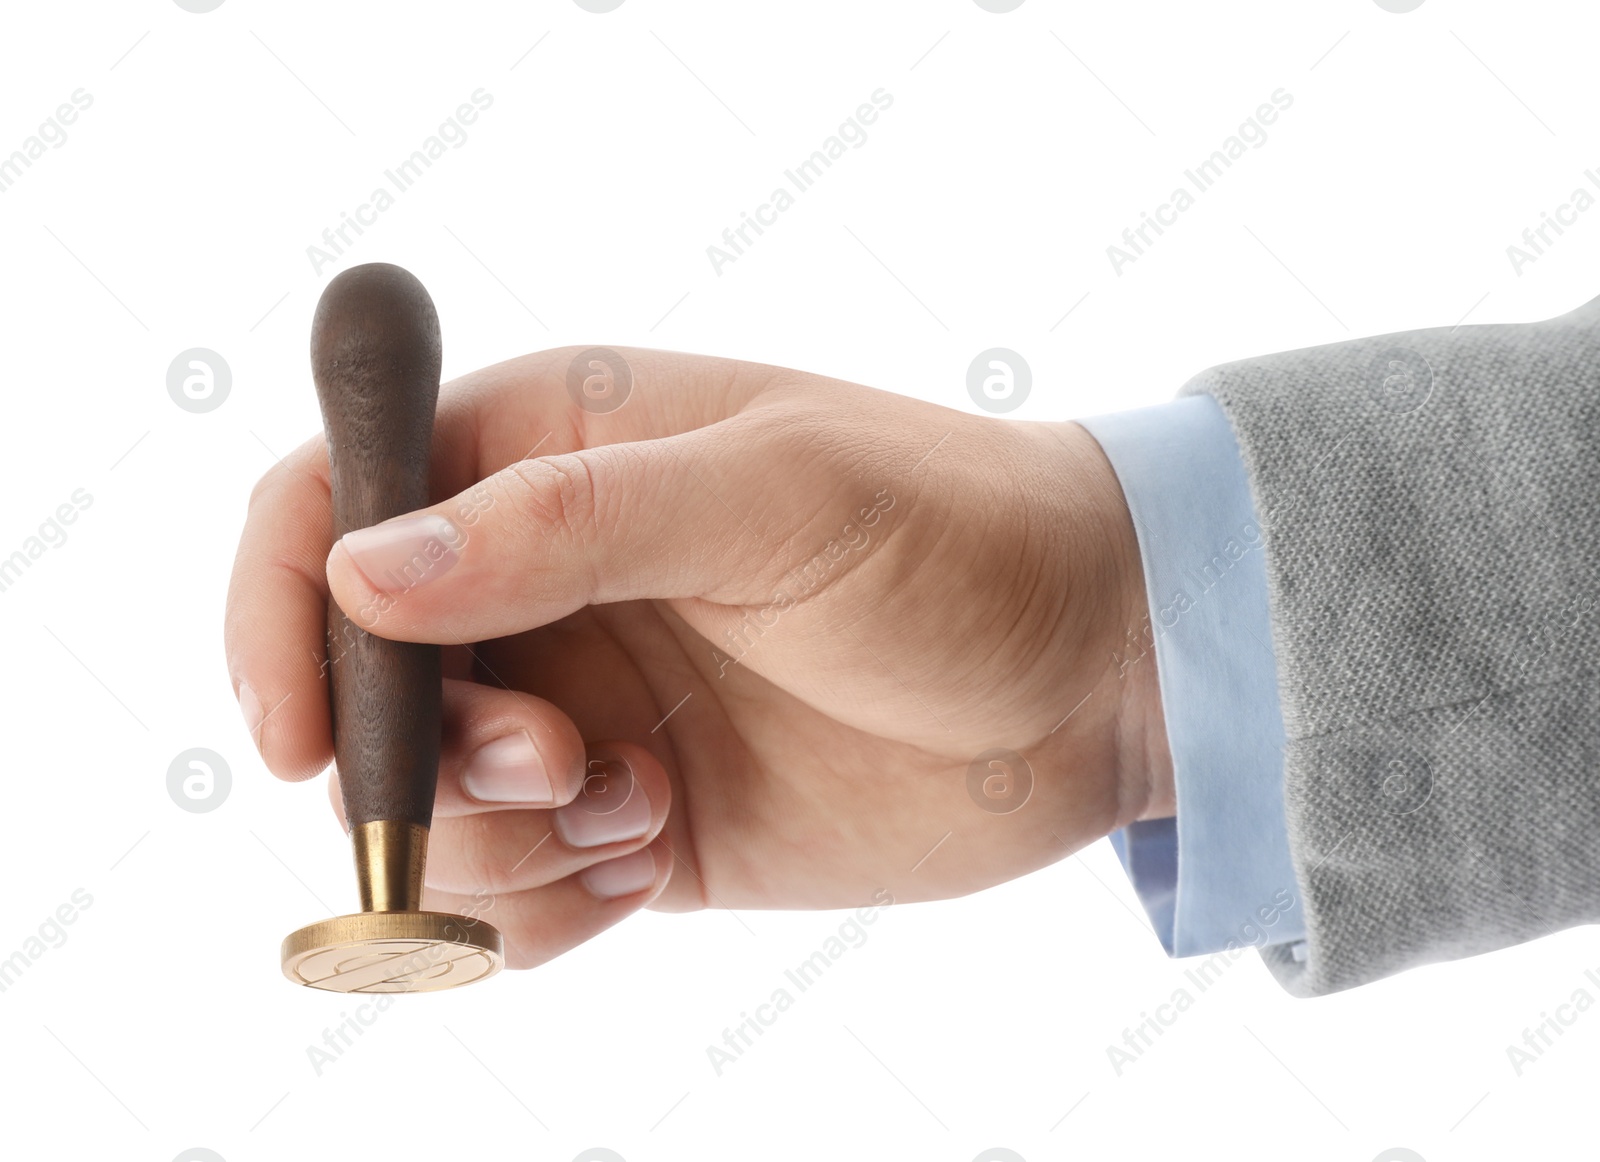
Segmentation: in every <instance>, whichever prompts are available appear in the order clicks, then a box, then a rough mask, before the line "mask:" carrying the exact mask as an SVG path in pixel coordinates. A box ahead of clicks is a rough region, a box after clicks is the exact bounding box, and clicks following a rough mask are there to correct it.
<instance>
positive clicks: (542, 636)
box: [226, 349, 1173, 967]
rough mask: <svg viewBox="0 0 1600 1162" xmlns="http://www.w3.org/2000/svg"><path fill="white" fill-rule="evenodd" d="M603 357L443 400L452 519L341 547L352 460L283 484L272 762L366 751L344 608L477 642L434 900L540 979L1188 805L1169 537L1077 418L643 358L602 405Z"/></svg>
mask: <svg viewBox="0 0 1600 1162" xmlns="http://www.w3.org/2000/svg"><path fill="white" fill-rule="evenodd" d="M578 354H579V352H578V350H577V349H567V350H559V351H548V352H542V353H539V354H537V355H530V356H527V357H525V358H522V359H516V360H512V361H510V362H508V363H503V364H500V365H498V366H495V367H491V368H488V369H486V370H483V371H480V372H477V373H475V374H473V375H470V376H467V377H466V378H464V379H462V380H459V381H457V382H455V383H453V384H450V385H448V386H446V387H445V388H444V390H443V391H442V392H441V395H440V402H439V414H438V420H437V425H436V432H435V438H434V449H433V483H434V494H435V495H436V496H437V497H438V498H439V501H438V503H437V504H436V505H435V506H434V507H433V508H431V509H428V510H425V511H424V512H421V513H417V514H412V515H410V516H406V517H400V518H397V519H396V520H393V521H389V522H387V523H385V524H383V525H379V526H377V527H375V528H373V529H367V530H360V531H357V532H354V533H351V534H350V535H349V536H347V537H346V538H344V539H343V540H342V541H341V542H340V543H339V544H337V545H333V544H332V543H331V542H332V533H331V512H330V509H329V483H328V463H327V453H326V450H325V448H324V445H323V442H322V440H321V439H320V438H318V439H315V440H312V441H310V442H309V443H307V444H305V445H304V446H302V447H301V448H300V449H298V450H297V451H296V452H295V453H293V454H292V455H291V456H289V457H288V458H287V459H286V460H285V461H284V462H283V463H282V464H281V465H279V466H278V467H277V468H275V469H273V470H272V471H271V472H269V473H268V474H267V475H266V476H265V477H264V478H263V479H262V481H261V483H260V484H259V485H258V487H257V489H256V491H255V494H254V496H253V497H252V500H251V504H250V512H249V517H248V520H247V522H246V526H245V530H244V535H243V538H242V540H241V542H240V546H239V553H238V558H237V561H236V563H235V567H234V574H233V580H232V584H231V586H230V591H229V596H228V612H227V627H226V638H227V653H228V665H229V670H230V672H231V674H232V677H233V681H234V683H235V686H236V689H237V692H238V695H239V700H240V704H241V707H242V708H243V710H244V714H245V718H246V721H247V723H248V724H249V726H250V729H251V732H252V736H253V737H254V738H255V740H256V744H257V746H258V747H259V748H260V750H261V754H262V756H263V758H264V760H265V761H266V764H267V766H268V767H269V768H270V769H271V770H272V771H273V772H274V773H275V774H276V775H278V776H279V777H280V778H284V779H288V780H299V779H305V778H309V777H311V776H312V775H315V774H317V773H318V772H319V771H321V770H322V769H323V768H325V767H326V766H327V765H328V763H329V762H330V761H331V759H332V756H333V742H332V737H331V733H330V726H329V714H328V690H327V681H328V671H329V669H330V668H336V667H337V666H338V664H339V658H340V654H341V643H339V642H337V641H334V642H331V643H330V642H327V641H326V639H325V634H326V626H325V608H326V603H327V598H328V594H329V591H330V587H331V592H332V594H333V596H334V597H335V598H336V599H337V600H338V602H339V605H340V606H341V607H342V608H343V609H344V610H345V612H346V613H347V614H348V615H349V616H350V617H351V619H352V620H353V621H355V622H356V624H358V625H360V626H362V627H363V628H365V629H366V630H368V631H370V632H372V633H375V634H378V635H381V636H383V637H389V638H398V639H403V640H408V641H424V642H438V643H440V644H442V645H443V646H444V647H445V672H446V675H447V677H446V681H445V689H444V711H445V735H444V749H443V758H442V761H441V766H440V771H439V791H438V802H437V807H436V812H435V821H434V826H433V833H432V839H431V842H430V849H429V855H430V858H429V862H428V885H429V888H428V896H427V906H429V907H435V908H439V909H441V910H445V911H457V912H461V911H467V912H474V913H478V914H482V915H483V916H484V918H485V919H488V920H489V921H490V922H492V923H494V924H495V925H496V926H497V927H499V928H500V929H501V930H502V932H503V933H504V934H505V937H506V943H507V949H506V951H507V963H508V964H511V965H513V966H518V967H526V966H531V965H535V964H539V963H541V962H543V961H545V960H548V959H550V958H551V957H553V956H556V955H558V954H560V953H562V952H564V951H566V950H567V949H569V948H572V947H574V946H575V945H577V944H579V943H581V942H582V941H584V940H586V939H588V938H589V937H591V936H593V935H595V934H596V933H598V932H600V931H602V930H604V929H605V928H607V927H609V926H610V925H611V924H613V923H615V922H616V921H618V920H619V919H621V918H622V917H623V916H625V915H627V914H628V913H630V912H633V911H635V910H637V909H638V908H640V907H642V906H645V905H647V904H648V905H650V906H652V907H655V908H657V909H662V910H669V911H680V910H687V909H693V908H701V907H708V906H710V907H729V908H844V907H855V906H859V905H863V904H868V903H871V902H873V901H874V899H877V900H879V901H880V902H881V901H882V900H883V899H884V898H885V897H884V896H883V895H882V894H881V893H883V892H884V890H885V889H886V890H887V892H888V895H889V898H892V899H893V900H895V901H896V902H907V901H912V900H926V899H939V898H944V897H949V896H956V895H962V894H965V893H968V892H973V891H977V890H979V889H982V888H986V887H989V886H991V885H993V884H997V883H1001V882H1003V881H1005V880H1008V879H1011V878H1013V877H1015V876H1018V875H1022V874H1024V873H1026V872H1029V871H1032V870H1034V869H1036V868H1039V867H1043V866H1045V865H1046V864H1049V863H1051V862H1053V861H1054V860H1057V859H1060V858H1061V857H1063V856H1064V855H1067V854H1068V853H1070V852H1072V851H1074V850H1076V849H1077V848H1078V847H1081V846H1082V845H1083V844H1085V843H1088V842H1089V841H1091V840H1093V839H1095V838H1097V837H1099V836H1102V835H1104V834H1106V833H1107V832H1109V831H1111V830H1113V829H1115V828H1117V827H1120V826H1122V825H1124V824H1127V823H1128V822H1130V821H1132V820H1134V819H1138V818H1149V817H1154V816H1159V815H1166V814H1171V812H1172V809H1173V805H1172V776H1171V763H1170V759H1169V757H1168V755H1167V749H1166V739H1165V732H1164V730H1163V728H1162V719H1161V707H1160V700H1159V695H1158V693H1157V686H1156V672H1155V659H1154V655H1153V653H1152V654H1150V655H1149V656H1147V657H1145V658H1144V659H1143V660H1141V661H1138V662H1136V663H1132V664H1127V663H1126V658H1127V655H1128V653H1129V641H1130V633H1131V634H1132V638H1131V640H1132V641H1133V642H1134V643H1135V646H1136V647H1137V644H1138V643H1140V642H1142V641H1143V640H1144V635H1145V633H1146V632H1147V626H1148V623H1147V621H1146V620H1145V618H1146V610H1147V602H1146V599H1145V594H1144V582H1143V575H1142V571H1141V569H1140V565H1139V552H1138V545H1137V542H1136V540H1135V537H1134V531H1133V527H1132V524H1131V522H1130V520H1129V517H1128V513H1127V509H1126V506H1125V505H1124V503H1123V499H1122V494H1121V491H1120V489H1119V488H1118V485H1117V482H1116V478H1115V475H1114V474H1113V472H1112V469H1111V466H1110V464H1109V463H1108V462H1107V461H1106V459H1105V458H1104V456H1103V455H1102V454H1101V452H1100V449H1099V447H1098V445H1097V444H1096V443H1095V442H1094V440H1093V439H1092V438H1091V437H1090V436H1089V435H1088V434H1087V433H1086V432H1085V431H1084V430H1083V429H1082V428H1080V427H1078V426H1077V425H1075V424H1070V423H1063V424H1044V423H1022V422H1015V421H1003V420H996V419H983V418H977V417H973V416H968V415H965V414H962V413H960V412H955V411H948V410H945V409H943V408H940V407H936V406H933V405H930V404H924V403H918V402H915V401H912V400H909V399H905V398H902V397H899V396H895V395H890V394H887V393H884V392H879V391H874V390H872V389H869V388H864V387H858V386H855V385H852V384H848V383H842V382H839V381H837V380H831V379H826V378H822V377H820V376H814V375H807V374H804V373H801V372H796V371H787V370H783V369H781V368H775V367H766V366H761V365H758V364H749V363H738V362H733V361H729V360H722V359H711V358H703V357H697V356H687V355H677V354H670V353H666V352H657V351H643V350H625V351H623V352H622V355H623V356H624V358H626V360H627V361H628V363H629V365H630V366H631V369H632V373H633V381H634V382H633V389H632V394H631V397H630V398H629V399H628V400H627V401H626V402H625V404H624V405H623V406H621V407H619V408H617V409H616V410H613V411H610V412H604V413H601V412H596V411H590V410H587V409H586V408H585V407H583V406H580V404H579V402H578V401H579V400H581V399H582V395H581V393H579V394H578V395H577V396H576V397H575V396H573V395H569V393H568V390H567V381H568V368H569V365H570V364H571V363H572V361H573V360H574V358H576V357H577V356H578ZM330 548H331V550H332V551H331V552H330V551H329V550H330ZM1119 658H1120V659H1124V660H1123V661H1119ZM991 748H1004V749H1006V750H1009V751H1014V752H1017V753H1019V754H1021V755H1022V756H1023V757H1024V758H1025V759H1026V762H1027V765H1028V767H1029V768H1030V769H1031V774H1032V779H1033V786H1032V790H1031V793H1029V794H1028V796H1027V799H1026V802H1024V803H1023V804H1022V805H1021V806H1020V807H1017V808H1016V809H1014V810H1009V811H1006V812H1003V813H1002V812H999V811H996V810H994V809H992V808H993V807H994V806H995V804H993V803H991V804H989V805H988V809H986V808H985V806H983V805H980V803H979V802H977V801H975V797H974V795H972V794H969V781H968V768H969V765H970V764H972V763H973V761H974V760H975V759H976V758H977V757H978V756H979V755H980V754H982V752H984V751H987V750H990V749H991ZM1003 768H1004V769H1003ZM994 769H995V771H996V772H997V776H998V777H999V778H1000V779H1001V780H1002V783H1004V781H1005V780H1006V779H1007V778H1013V777H1014V778H1015V779H1016V780H1017V782H1016V783H1014V784H1012V785H1011V786H1010V793H1011V794H1012V795H1014V796H1020V793H1021V791H1022V790H1023V789H1024V788H1025V785H1026V777H1027V772H1026V771H1020V770H1019V771H1010V770H1009V768H1008V767H1006V766H1005V764H1004V762H1002V766H1001V767H996V768H994ZM332 783H333V798H334V803H335V809H336V810H338V809H339V795H338V791H337V778H336V777H335V779H334V780H332ZM977 797H978V798H981V795H980V796H977ZM1014 801H1020V797H1019V798H1018V799H1016V800H1014ZM1003 805H1004V806H1012V805H1013V803H1012V802H1007V803H1004V804H1003ZM936 846H937V850H933V851H932V854H931V855H930V854H929V852H930V850H931V849H934V848H935V847H936ZM485 892H487V893H491V894H492V895H493V904H492V910H490V911H487V912H485V911H484V910H483V903H482V900H483V898H484V896H483V893H485Z"/></svg>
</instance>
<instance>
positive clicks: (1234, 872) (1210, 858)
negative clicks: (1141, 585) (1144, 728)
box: [1078, 395, 1305, 956]
mask: <svg viewBox="0 0 1600 1162" xmlns="http://www.w3.org/2000/svg"><path fill="white" fill-rule="evenodd" d="M1078 422H1079V423H1080V424H1082V426H1083V427H1084V428H1086V429H1087V430H1088V432H1089V433H1090V435H1092V436H1093V437H1094V438H1095V440H1096V441H1098V442H1099V444H1100V447H1101V448H1102V449H1103V450H1104V451H1105V454H1106V457H1107V459H1109V460H1110V461H1111V466H1112V468H1113V469H1114V470H1115V472H1116V474H1117V478H1118V480H1119V481H1120V483H1121V485H1122V490H1123V494H1124V496H1125V497H1126V498H1127V503H1128V510H1129V512H1130V513H1131V514H1132V516H1133V523H1134V528H1135V530H1136V532H1137V535H1138V540H1139V556H1140V559H1141V560H1142V562H1143V564H1144V576H1145V587H1146V593H1147V596H1148V597H1149V601H1150V621H1149V624H1148V625H1147V626H1145V627H1143V632H1140V631H1139V630H1135V631H1134V632H1133V633H1131V634H1130V635H1129V638H1128V642H1127V649H1126V652H1125V653H1124V654H1122V655H1120V656H1119V657H1118V658H1117V663H1118V665H1119V666H1121V667H1123V668H1124V671H1125V670H1126V668H1127V667H1132V666H1138V665H1150V664H1151V656H1150V655H1151V654H1152V653H1153V654H1154V664H1155V665H1156V668H1157V673H1158V676H1159V679H1160V687H1161V703H1162V708H1163V712H1164V714H1165V718H1166V727H1167V739H1168V743H1169V745H1170V747H1171V751H1172V765H1173V780H1174V789H1175V792H1176V798H1177V815H1176V817H1175V818H1171V819H1152V820H1142V821H1140V822H1137V823H1134V824H1132V825H1130V826H1128V827H1126V828H1124V829H1122V830H1120V831H1117V832H1115V833H1114V834H1113V835H1112V836H1111V843H1112V846H1113V847H1114V848H1115V849H1116V852H1117V857H1118V859H1120V860H1121V862H1122V866H1123V869H1124V870H1125V871H1126V872H1127V874H1128V877H1129V880H1130V881H1131V882H1132V884H1133V887H1134V890H1135V891H1136V892H1137V893H1138V895H1139V899H1140V902H1141V903H1142V904H1143V905H1144V908H1145V911H1146V913H1147V914H1148V915H1149V917H1150V922H1151V924H1152V925H1154V927H1155V930H1156V935H1157V936H1158V937H1159V938H1160V940H1161V944H1162V947H1163V948H1165V949H1166V951H1167V954H1168V955H1169V956H1195V955H1200V954H1204V953H1211V952H1219V951H1223V950H1225V949H1234V948H1240V947H1249V946H1251V945H1254V946H1257V947H1261V946H1265V945H1269V944H1291V945H1299V944H1302V943H1303V941H1304V937H1305V924H1304V920H1303V911H1304V909H1303V908H1302V907H1301V902H1300V901H1301V896H1300V889H1299V886H1298V884H1297V882H1296V880H1295V872H1294V863H1293V860H1292V859H1291V857H1290V852H1289V834H1288V825H1287V823H1286V821H1285V816H1284V810H1283V746H1284V729H1283V715H1282V711H1281V709H1280V707H1279V702H1278V682H1277V666H1276V663H1275V660H1274V656H1273V652H1272V630H1271V626H1270V624H1269V621H1268V615H1267V613H1268V610H1267V574H1266V564H1265V551H1264V537H1263V533H1262V528H1261V525H1260V524H1259V523H1258V522H1257V520H1256V513H1255V506H1254V504H1253V503H1252V501H1251V498H1250V487H1249V480H1248V478H1247V477H1246V474H1245V469H1244V464H1243V461H1242V459H1241V458H1240V455H1239V448H1238V444H1237V443H1236V442H1235V439H1234V435H1233V430H1232V428H1231V426H1230V425H1229V423H1228V419H1227V416H1226V415H1224V414H1223V411H1222V409H1221V407H1220V406H1218V404H1217V403H1216V401H1215V400H1213V399H1212V398H1211V397H1210V396H1206V395H1194V396H1186V397H1183V398H1181V399H1177V400H1174V401H1172V402H1170V403H1165V404H1159V405H1157V406H1155V407H1148V408H1140V409H1138V410H1136V411H1129V412H1118V413H1115V414H1111V415H1105V416H1095V417H1091V418H1089V419H1085V420H1080V421H1078Z"/></svg>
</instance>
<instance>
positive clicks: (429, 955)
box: [283, 912, 505, 993]
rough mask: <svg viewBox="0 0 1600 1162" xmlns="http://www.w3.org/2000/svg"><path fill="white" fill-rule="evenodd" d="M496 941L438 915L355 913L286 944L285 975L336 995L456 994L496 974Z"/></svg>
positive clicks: (473, 926) (476, 924)
mask: <svg viewBox="0 0 1600 1162" xmlns="http://www.w3.org/2000/svg"><path fill="white" fill-rule="evenodd" d="M504 961H505V958H504V954H503V952H502V944H501V938H500V933H499V931H497V930H496V929H495V928H493V927H492V926H490V925H489V924H486V923H484V922H483V921H482V920H468V919H465V918H463V917H461V916H451V915H448V914H446V913H443V912H360V913H357V914H356V915H353V916H337V917H334V918H333V919H331V920H322V921H320V922H318V923H316V924H311V925H308V926H306V927H304V928H302V929H300V930H299V931H298V932H294V933H292V934H291V935H290V936H289V937H288V939H286V940H285V941H284V942H283V975H284V976H286V977H288V978H289V979H290V980H292V981H294V983H296V984H302V985H306V986H308V987H310V988H319V989H326V990H328V991H330V992H339V993H419V992H436V991H438V990H440V989H449V988H457V987H459V986H460V985H464V984H471V983H472V982H474V981H478V980H483V979H485V978H487V977H490V976H493V975H494V974H495V973H496V972H499V971H500V967H501V965H502V964H503V963H504Z"/></svg>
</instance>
